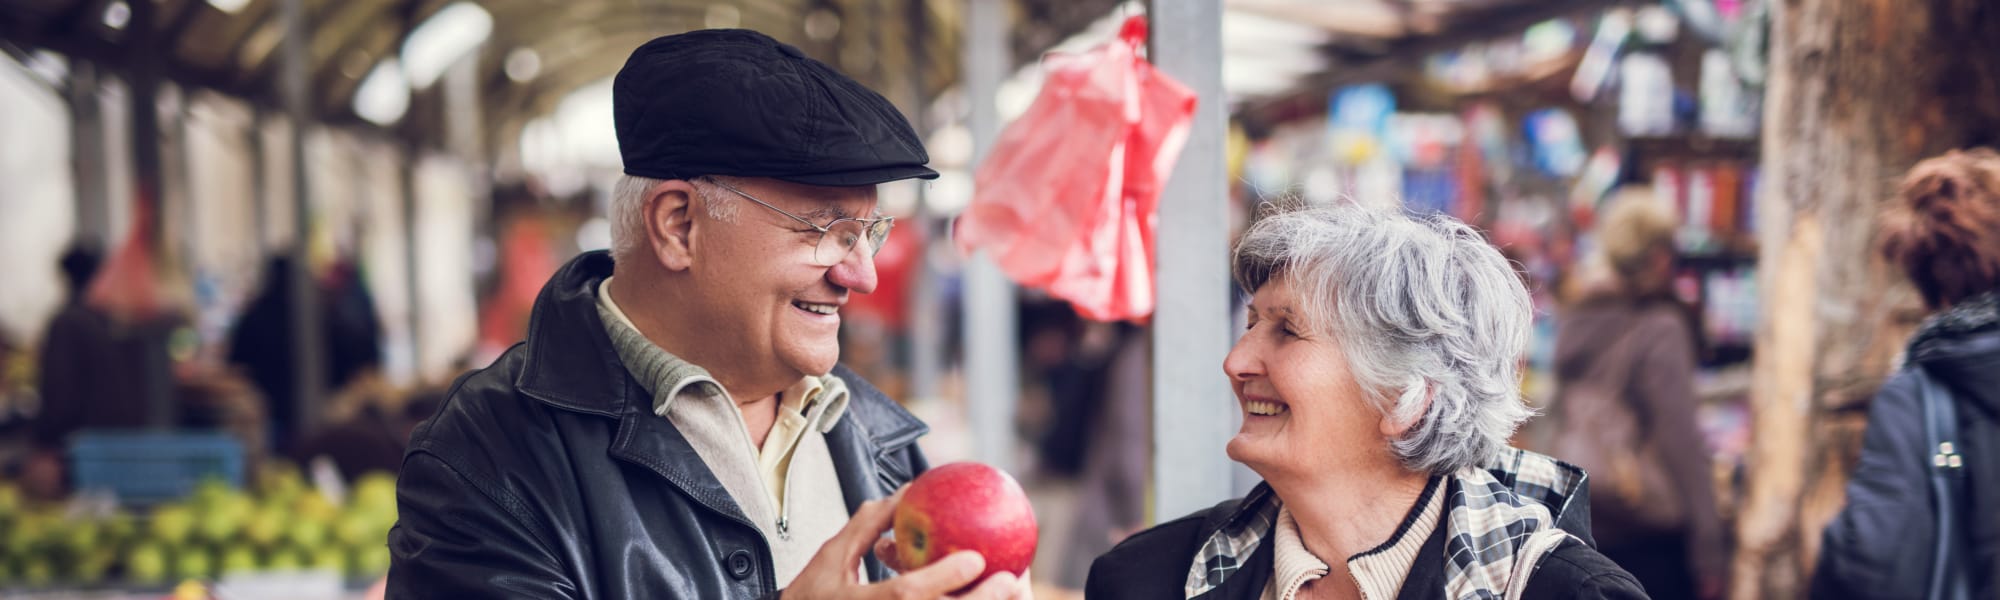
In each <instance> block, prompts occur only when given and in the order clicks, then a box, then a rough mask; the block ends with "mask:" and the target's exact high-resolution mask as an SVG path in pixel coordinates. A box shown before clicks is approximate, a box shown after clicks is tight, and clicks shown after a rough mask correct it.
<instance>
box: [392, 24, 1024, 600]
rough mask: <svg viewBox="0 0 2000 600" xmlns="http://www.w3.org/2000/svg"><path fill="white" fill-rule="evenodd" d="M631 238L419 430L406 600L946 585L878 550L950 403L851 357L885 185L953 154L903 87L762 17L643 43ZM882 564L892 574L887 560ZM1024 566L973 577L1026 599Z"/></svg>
mask: <svg viewBox="0 0 2000 600" xmlns="http://www.w3.org/2000/svg"><path fill="white" fill-rule="evenodd" d="M612 89H613V92H612V93H613V105H614V112H615V115H614V117H615V122H616V126H617V133H618V145H619V151H620V152H621V154H622V155H623V159H624V165H625V177H623V178H622V179H621V180H620V181H619V182H618V185H617V186H616V188H615V190H614V192H613V201H612V218H613V220H614V222H615V225H614V229H613V235H612V246H613V247H612V249H611V251H610V252H609V253H608V254H607V253H605V252H589V253H585V254H583V255H582V256H579V257H577V258H576V259H574V260H572V261H570V263H569V264H568V265H566V266H564V267H563V268H562V269H561V270H560V271H559V272H558V273H556V275H555V276H554V277H553V278H551V279H550V280H549V282H548V284H547V285H546V286H545V287H543V289H542V292H541V296H540V297H539V298H538V299H537V300H536V301H535V308H534V316H533V318H532V320H531V322H530V325H529V331H528V339H527V342H526V343H523V344H520V345H517V346H515V347H514V348H513V349H511V350H509V351H508V352H507V353H506V354H504V355H502V356H501V357H500V358H499V359H497V360H495V361H494V362H493V364H492V365H490V366H488V367H487V368H485V369H482V370H479V371H476V372H474V373H472V374H470V375H467V376H466V377H464V378H463V379H461V380H460V381H459V382H458V384H457V385H456V386H455V388H454V389H453V390H452V392H451V394H450V397H449V398H448V399H447V400H446V401H445V403H444V405H443V407H442V408H441V409H440V410H439V412H438V414H437V416H436V417H434V418H433V419H431V420H430V421H429V422H427V423H426V424H425V425H424V426H423V427H421V428H420V429H418V430H417V431H416V432H415V435H414V436H413V438H412V439H411V441H410V450H409V454H408V455H407V456H406V458H405V460H404V465H403V473H402V478H401V480H400V481H399V482H398V489H397V496H398V506H399V509H400V518H401V520H400V522H399V523H398V524H397V526H396V529H395V530H394V531H393V532H391V533H390V536H389V547H390V550H391V551H392V553H393V556H394V562H393V563H392V566H391V568H390V571H389V582H388V593H389V595H390V596H391V597H423V598H468V597H503V596H504V597H534V598H664V597H673V598H754V597H772V596H777V595H780V593H782V596H783V597H784V598H787V599H797V598H814V597H837V598H848V597H898V598H903V597H937V596H940V595H942V594H944V593H946V592H949V591H952V590H957V589H960V588H961V587H963V586H965V585H967V584H968V583H970V582H972V581H973V580H974V579H975V578H976V577H977V576H978V575H979V573H980V572H981V570H982V569H983V566H984V565H983V561H982V560H981V558H980V557H979V556H978V555H976V554H974V553H969V552H967V553H960V554H957V555H953V556H951V557H949V558H947V559H946V560H943V561H940V562H938V563H935V564H933V565H931V566H929V567H926V568H924V569H919V570H915V571H912V572H909V573H905V574H904V575H903V576H900V577H896V578H894V579H890V576H891V570H890V568H891V567H892V566H893V565H885V564H883V563H882V562H881V560H880V559H879V558H878V557H877V556H874V555H871V553H870V550H871V549H872V546H873V545H875V544H877V543H879V541H880V536H881V535H882V532H883V531H885V530H886V529H887V528H888V524H889V517H890V512H891V511H892V509H893V503H894V494H895V493H896V491H897V490H898V489H899V488H900V487H901V486H902V485H903V484H904V483H906V482H908V481H909V480H910V479H911V478H912V477H914V476H916V475H917V474H918V473H920V472H922V471H923V470H924V469H925V468H926V466H927V463H926V461H925V459H924V456H923V454H922V452H920V451H919V450H918V448H917V446H916V443H915V442H916V439H917V437H918V436H920V435H923V434H924V433H925V432H926V431H927V427H926V426H925V425H924V424H923V423H922V422H921V421H918V420H917V419H916V418H915V417H912V416H911V415H910V414H909V413H907V412H904V411H903V410H902V409H901V408H900V407H898V406H897V405H896V403H895V402H893V401H891V400H889V399H888V398H887V397H885V396H883V394H882V393H881V392H879V391H877V390H876V389H875V388H874V387H872V386H870V385H869V384H868V382H866V381H863V380H862V379H861V378H860V377H857V376H856V375H855V374H854V373H853V372H850V371H848V370H846V369H844V368H841V367H838V366H837V365H836V364H835V362H836V360H837V359H838V358H839V355H840V347H839V341H838V337H837V335H838V332H839V328H840V308H841V306H842V305H843V304H845V303H846V302H847V301H848V300H849V298H850V294H855V293H862V294H865V293H869V292H871V291H873V290H874V289H875V285H876V279H875V268H874V254H875V251H876V250H877V249H879V248H881V247H882V242H883V240H884V239H885V238H886V237H887V236H888V235H889V230H890V225H891V221H890V219H889V218H887V217H883V216H880V215H878V214H877V213H876V206H875V186H876V184H880V183H884V182H889V181H896V180H901V179H909V178H933V177H936V176H937V173H936V172H935V171H932V170H931V169H929V168H927V167H925V166H924V164H925V163H926V162H927V161H928V160H929V159H928V157H927V156H926V155H925V153H924V149H923V146H922V144H921V143H920V142H919V141H918V139H917V136H916V133H915V132H914V131H912V129H911V127H910V124H909V122H908V121H906V120H905V119H904V118H903V117H902V115H901V113H899V112H897V110H896V108H895V107H894V106H892V105H891V104H889V102H888V101H886V100H884V99H883V98H882V97H881V96H880V95H878V94H876V93H874V92H872V91H869V90H868V89H867V88H864V87H862V86H861V85H860V84H859V83H857V82H855V81H854V80H852V79H849V78H848V77H846V76H843V75H841V74H840V73H838V72H836V71H834V70H833V69H832V68H830V67H828V66H826V65H825V64H822V63H820V62H819V61H816V60H813V59H811V58H808V57H806V56H805V55H804V54H803V53H801V52H799V50H798V49H796V48H793V47H791V46H787V45H784V44H781V43H778V42H777V41H775V40H772V39H771V38H769V37H766V36H764V35H762V34H758V33H755V32H750V31H742V30H710V31H697V32H692V33H685V34H680V35H672V36H667V37H662V38H659V39H655V40H653V41H651V42H648V43H646V44H645V45H644V46H641V47H639V49H638V50H636V51H634V52H633V53H632V56H631V57H630V58H629V59H628V60H627V61H626V63H625V66H624V68H623V69H621V70H620V71H619V72H618V76H617V79H616V80H615V82H614V83H613V88H612ZM869 581H873V582H875V583H867V582H869ZM1021 587H1023V586H1022V583H1021V582H1020V581H1018V580H1016V579H1015V578H1013V577H1012V576H1007V575H1005V574H1002V575H1001V576H996V577H993V578H989V579H987V580H986V581H985V582H984V583H983V584H981V585H980V586H979V587H977V588H975V589H973V590H972V591H971V594H970V595H971V596H975V597H1002V596H1011V595H1014V594H1016V593H1017V592H1019V591H1020V590H1019V588H1021Z"/></svg>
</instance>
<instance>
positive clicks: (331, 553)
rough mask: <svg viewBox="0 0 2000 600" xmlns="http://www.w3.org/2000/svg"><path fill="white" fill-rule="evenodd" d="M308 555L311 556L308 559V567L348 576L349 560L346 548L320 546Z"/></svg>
mask: <svg viewBox="0 0 2000 600" xmlns="http://www.w3.org/2000/svg"><path fill="white" fill-rule="evenodd" d="M308 554H309V556H307V557H306V566H308V567H312V568H314V569H324V570H327V571H333V572H335V573H339V574H341V575H346V574H347V569H348V564H347V563H348V559H347V551H346V550H345V549H344V548H341V547H340V546H320V547H318V548H315V549H313V550H312V551H311V552H309V553H308Z"/></svg>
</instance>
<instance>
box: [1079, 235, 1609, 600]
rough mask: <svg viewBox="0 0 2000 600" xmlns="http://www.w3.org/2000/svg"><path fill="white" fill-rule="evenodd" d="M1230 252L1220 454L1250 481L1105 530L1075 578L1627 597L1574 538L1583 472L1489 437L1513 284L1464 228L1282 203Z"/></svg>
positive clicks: (1508, 336)
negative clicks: (1243, 297) (1242, 294)
mask: <svg viewBox="0 0 2000 600" xmlns="http://www.w3.org/2000/svg"><path fill="white" fill-rule="evenodd" d="M1234 268H1235V275H1236V281H1237V283H1238V284H1239V285H1241V286H1242V287H1243V289H1244V290H1246V291H1248V292H1249V293H1250V294H1251V297H1250V302H1249V309H1248V310H1249V328H1248V329H1247V330H1246V331H1244V332H1243V336H1242V337H1241V338H1240V339H1238V340H1237V342H1236V346H1235V348H1233V349H1232V350H1231V351H1230V353H1229V356H1228V358H1227V359H1226V360H1225V361H1223V365H1222V368H1223V370H1224V371H1225V372H1226V373H1227V374H1228V376H1229V379H1230V383H1231V387H1232V388H1233V389H1234V390H1235V392H1236V400H1237V402H1238V404H1239V405H1240V406H1241V407H1242V409H1243V427H1242V430H1241V431H1240V432H1238V433H1237V435H1236V437H1235V438H1234V439H1232V440H1230V442H1229V446H1228V452H1229V457H1230V458H1231V459H1234V460H1236V461H1237V462H1241V463H1243V464H1245V465H1248V466H1249V467H1250V468H1251V469H1252V470H1254V471H1256V472H1257V474H1258V475H1260V476H1262V477H1263V478H1264V482H1263V483H1262V484H1259V485H1258V486H1257V487H1256V488H1255V489H1253V490H1251V492H1250V494H1249V495H1248V496H1245V497H1243V498H1241V499H1238V500H1232V501H1228V502H1224V503H1222V504H1219V505H1216V506H1215V507H1214V508H1210V509H1208V510H1205V511H1202V512H1199V513H1196V514H1194V515H1190V516H1188V517H1185V518H1182V519H1179V520H1176V521H1172V522H1168V523H1165V524H1162V525H1160V526H1158V527H1154V528H1153V529H1151V530H1148V531H1145V532H1142V533H1140V534H1138V535H1135V536H1133V537H1132V538H1130V539H1128V540H1126V541H1125V542H1124V543H1122V544H1119V545H1118V547H1116V548H1113V549H1112V550H1111V552H1110V553H1108V554H1105V555H1104V556H1103V557H1100V558H1098V559H1097V562H1096V563H1095V564H1094V565H1092V567H1091V573H1090V579H1089V583H1088V584H1087V594H1088V596H1089V597H1091V598H1149V599H1157V598H1213V599H1238V598H1240V599H1253V598H1274V599H1283V600H1289V599H1292V598H1372V599H1382V600H1386V599H1389V598H1435V597H1450V598H1503V597H1504V598H1599V597H1606V598H1643V597H1645V593H1644V592H1643V591H1642V590H1641V589H1640V587H1639V585H1638V583H1637V582H1636V581H1635V580H1633V579H1632V577H1631V575H1629V574H1627V573H1626V572H1625V571H1623V570H1621V569H1619V568H1618V566H1617V565H1614V564H1612V563H1611V561H1609V560H1607V559H1605V558H1604V556H1603V555H1601V554H1598V553H1597V552H1596V551H1595V550H1593V549H1592V548H1591V546H1590V536H1589V531H1588V526H1589V525H1588V524H1589V518H1590V517H1589V510H1588V508H1587V506H1588V504H1587V501H1586V499H1585V494H1584V490H1585V488H1584V475H1583V473H1582V471H1580V470H1578V469H1576V468H1574V467H1571V466H1569V465H1566V464H1563V463H1560V462H1556V461H1555V460H1552V459H1549V458H1547V457H1543V456H1539V455H1535V454H1531V453H1527V452H1523V451H1520V450H1516V449H1512V448H1509V447H1508V446H1507V439H1508V437H1509V436H1510V435H1511V434H1513V432H1514V429H1515V428H1516V427H1517V426H1518V425H1520V423H1521V422H1522V421H1523V420H1526V419H1527V418H1528V417H1529V416H1530V414H1531V413H1530V411H1529V410H1528V408H1527V407H1526V406H1525V405H1524V404H1523V403H1522V402H1521V398H1520V394H1519V380H1518V379H1517V374H1516V362H1517V357H1518V356H1519V355H1520V354H1521V352H1522V350H1523V349H1524V347H1525V346H1526V344H1527V338H1528V329H1529V318H1530V308H1529V303H1528V294H1527V291H1526V290H1525V289H1524V288H1523V287H1522V284H1521V281H1520V279H1519V278H1518V277H1516V276H1515V273H1514V271H1513V269H1512V268H1511V267H1510V266H1509V264H1508V263H1507V261H1506V260H1505V259H1503V258H1501V256H1500V252H1499V251H1498V250H1496V249H1494V248H1493V247H1492V246H1490V245H1488V244H1487V243H1486V241H1485V240H1484V239H1482V238H1481V237H1480V235H1479V234H1478V233H1477V232H1476V231H1474V230H1473V229H1472V228H1470V227H1467V226H1466V225H1464V224H1462V223H1459V222H1457V221H1454V220H1451V219H1449V218H1444V217H1436V218H1426V219H1416V218H1411V217H1407V216H1404V215H1403V214H1401V213H1400V212H1389V211H1384V210H1377V209H1370V208H1364V207H1359V206H1351V205H1343V206H1303V205H1287V206H1282V207H1279V208H1276V209H1275V210H1273V211H1271V212H1269V213H1267V214H1266V216H1265V218H1264V219H1263V220H1261V221H1260V222H1258V223H1257V224H1256V225H1254V226H1253V227H1251V229H1250V230H1249V231H1248V232H1246V233H1245V234H1244V236H1243V239H1242V241H1241V242H1240V243H1239V244H1238V246H1237V248H1236V253H1235V267H1234ZM1336 570H1338V571H1339V572H1337V573H1336V572H1335V571H1336Z"/></svg>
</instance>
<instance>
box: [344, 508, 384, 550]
mask: <svg viewBox="0 0 2000 600" xmlns="http://www.w3.org/2000/svg"><path fill="white" fill-rule="evenodd" d="M374 531H375V519H374V518H373V517H371V516H369V515H368V514H366V513H362V512H357V511H352V510H350V511H348V512H347V513H346V514H343V515H340V519H339V520H336V521H334V522H333V539H334V540H336V541H339V542H340V543H342V544H345V545H348V546H360V545H362V544H365V543H368V542H377V543H380V542H382V541H384V540H370V539H368V538H369V537H370V534H372V533H373V532H374Z"/></svg>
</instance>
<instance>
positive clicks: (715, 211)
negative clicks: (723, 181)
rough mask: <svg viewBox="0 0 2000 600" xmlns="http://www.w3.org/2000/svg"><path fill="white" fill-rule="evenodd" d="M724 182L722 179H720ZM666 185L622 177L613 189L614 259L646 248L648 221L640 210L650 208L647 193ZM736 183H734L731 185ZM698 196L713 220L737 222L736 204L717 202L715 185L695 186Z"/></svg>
mask: <svg viewBox="0 0 2000 600" xmlns="http://www.w3.org/2000/svg"><path fill="white" fill-rule="evenodd" d="M718 179H720V178H718ZM664 182H666V180H664V179H654V178H651V177H640V176H637V175H619V176H618V183H617V185H614V186H612V187H611V257H612V258H613V259H622V258H625V257H627V256H631V255H632V253H634V252H638V251H639V249H640V247H642V246H644V245H645V244H646V218H645V215H644V214H643V213H644V211H641V210H640V209H641V208H643V207H645V205H646V192H647V191H650V190H652V189H653V186H655V185H659V184H661V183H664ZM729 183H734V182H729ZM694 189H695V195H696V196H698V197H700V198H701V203H702V204H703V205H704V206H706V207H707V209H708V216H709V218H712V219H715V220H717V221H730V220H734V219H735V218H736V203H734V202H717V201H716V198H718V197H719V196H717V195H716V194H717V192H716V190H715V186H712V185H696V186H694Z"/></svg>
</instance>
